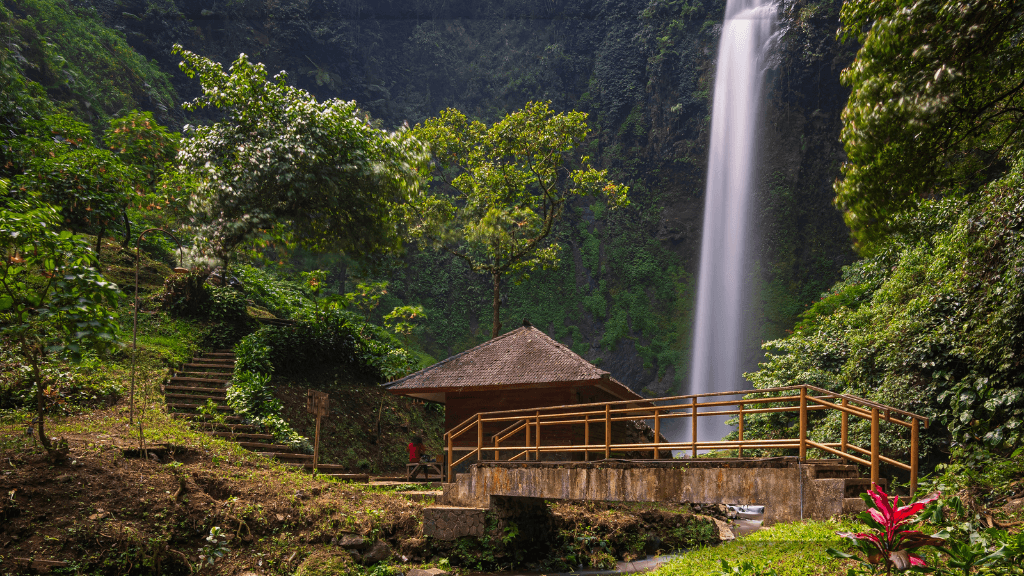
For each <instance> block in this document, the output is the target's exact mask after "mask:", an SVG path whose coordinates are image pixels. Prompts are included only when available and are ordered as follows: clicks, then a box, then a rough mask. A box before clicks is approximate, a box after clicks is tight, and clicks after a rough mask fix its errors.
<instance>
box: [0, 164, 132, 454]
mask: <svg viewBox="0 0 1024 576" xmlns="http://www.w3.org/2000/svg"><path fill="white" fill-rule="evenodd" d="M0 183H2V184H3V185H4V188H6V182H2V181H0ZM58 222H59V213H58V211H57V209H56V208H54V207H52V206H49V205H45V204H42V205H30V204H28V203H16V204H15V205H14V206H13V207H12V208H11V209H0V338H2V339H4V340H6V341H8V342H10V343H11V344H12V345H13V347H14V349H15V350H16V351H17V353H18V354H19V355H20V356H21V358H22V359H23V360H24V361H25V362H26V363H27V364H28V365H29V367H30V368H31V372H30V373H29V375H28V378H29V379H30V383H31V384H32V385H33V386H34V387H35V395H36V419H37V421H36V425H37V426H38V433H39V440H40V442H42V444H43V446H45V447H47V448H50V439H49V437H48V436H47V435H46V434H45V432H44V423H43V421H44V417H45V415H44V413H45V403H44V400H43V397H44V392H45V390H44V387H45V383H44V381H43V378H42V374H41V367H42V365H43V363H44V362H45V359H46V356H47V355H48V354H54V353H65V354H66V355H67V357H68V358H69V359H71V360H73V361H77V360H80V359H81V357H82V353H83V352H85V351H86V350H102V349H104V348H106V347H108V346H109V345H110V344H112V343H113V342H114V340H115V335H116V333H117V331H116V327H115V324H114V317H115V316H114V314H113V313H112V312H111V311H110V309H109V308H108V307H109V306H113V305H114V304H115V303H116V298H117V288H116V286H114V285H113V284H111V283H109V282H107V281H106V280H105V279H104V278H103V276H101V275H100V274H99V272H98V271H97V270H96V268H95V266H96V264H97V262H96V259H95V256H94V255H93V254H92V253H91V252H90V251H89V248H88V247H87V246H85V244H84V242H82V240H81V238H79V237H76V236H73V235H72V234H70V233H69V232H66V231H65V232H61V231H59V230H58V229H57V228H58V226H57V224H58Z"/></svg>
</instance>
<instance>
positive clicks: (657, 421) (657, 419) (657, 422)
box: [654, 408, 661, 460]
mask: <svg viewBox="0 0 1024 576" xmlns="http://www.w3.org/2000/svg"><path fill="white" fill-rule="evenodd" d="M660 412H661V410H658V409H657V408H655V409H654V459H655V460H657V459H658V457H659V456H661V453H660V452H659V450H658V439H659V438H661V416H660Z"/></svg>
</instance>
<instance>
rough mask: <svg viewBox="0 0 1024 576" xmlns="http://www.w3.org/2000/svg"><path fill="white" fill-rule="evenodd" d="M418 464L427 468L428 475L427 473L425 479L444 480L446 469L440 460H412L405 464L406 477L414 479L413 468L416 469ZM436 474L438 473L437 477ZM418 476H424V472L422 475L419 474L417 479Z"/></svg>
mask: <svg viewBox="0 0 1024 576" xmlns="http://www.w3.org/2000/svg"><path fill="white" fill-rule="evenodd" d="M417 466H423V467H424V468H426V475H427V477H426V478H425V480H443V479H444V470H443V468H442V464H441V463H440V462H420V463H415V462H410V463H408V464H406V465H405V477H406V479H407V480H412V479H413V477H412V472H413V470H415V469H416V467H417ZM435 474H436V477H435ZM418 478H422V474H421V476H417V479H418Z"/></svg>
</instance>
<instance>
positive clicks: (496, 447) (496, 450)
mask: <svg viewBox="0 0 1024 576" xmlns="http://www.w3.org/2000/svg"><path fill="white" fill-rule="evenodd" d="M500 459H501V458H499V457H498V436H497V435H495V436H494V461H495V462H497V461H498V460H500Z"/></svg>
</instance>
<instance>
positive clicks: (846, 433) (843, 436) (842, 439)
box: [839, 398, 850, 454]
mask: <svg viewBox="0 0 1024 576" xmlns="http://www.w3.org/2000/svg"><path fill="white" fill-rule="evenodd" d="M849 405H850V401H849V400H848V399H846V398H843V408H846V407H847V406H849ZM849 442H850V415H849V414H848V413H847V412H846V411H845V410H843V427H842V429H841V431H840V434H839V450H840V451H841V452H843V453H844V454H845V453H846V450H847V444H849Z"/></svg>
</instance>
